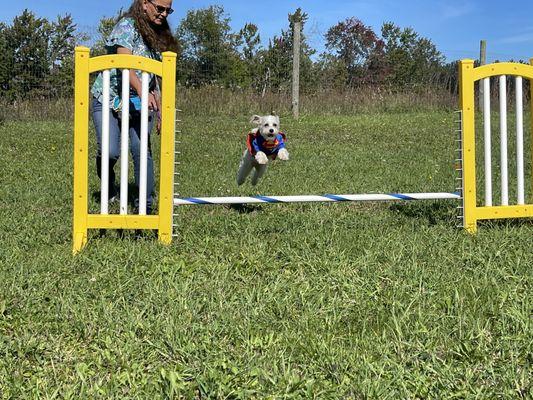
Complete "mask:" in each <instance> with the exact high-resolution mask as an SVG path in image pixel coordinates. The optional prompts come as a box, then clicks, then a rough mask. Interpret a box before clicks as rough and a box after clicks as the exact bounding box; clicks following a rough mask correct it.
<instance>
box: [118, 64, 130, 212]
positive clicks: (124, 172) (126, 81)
mask: <svg viewBox="0 0 533 400" xmlns="http://www.w3.org/2000/svg"><path fill="white" fill-rule="evenodd" d="M121 118H122V119H121V123H122V126H121V136H120V214H121V215H127V214H128V178H129V177H128V165H129V162H128V161H129V160H128V155H129V137H130V70H129V69H124V70H123V71H122V116H121Z"/></svg>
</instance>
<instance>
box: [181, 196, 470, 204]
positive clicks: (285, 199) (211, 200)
mask: <svg viewBox="0 0 533 400" xmlns="http://www.w3.org/2000/svg"><path fill="white" fill-rule="evenodd" d="M460 198H461V195H460V194H459V193H390V194H343V195H333V194H325V195H322V196H316V195H304V196H252V197H189V198H183V199H180V198H175V199H174V205H175V206H190V205H217V204H253V203H269V204H275V203H319V202H330V203H336V202H347V201H391V200H392V201H394V200H404V201H412V200H443V199H455V200H458V199H460Z"/></svg>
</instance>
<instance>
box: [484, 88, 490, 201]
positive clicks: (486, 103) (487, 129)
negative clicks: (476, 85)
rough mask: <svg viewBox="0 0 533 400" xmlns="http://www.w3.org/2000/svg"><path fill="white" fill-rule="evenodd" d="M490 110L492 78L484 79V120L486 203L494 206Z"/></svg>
mask: <svg viewBox="0 0 533 400" xmlns="http://www.w3.org/2000/svg"><path fill="white" fill-rule="evenodd" d="M490 118H491V110H490V78H485V79H483V122H484V144H485V145H484V150H485V204H486V205H487V206H492V132H491V119H490Z"/></svg>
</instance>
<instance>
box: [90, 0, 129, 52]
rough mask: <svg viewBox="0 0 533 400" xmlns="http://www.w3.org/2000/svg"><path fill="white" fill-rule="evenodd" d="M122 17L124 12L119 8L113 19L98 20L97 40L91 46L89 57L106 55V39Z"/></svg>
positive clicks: (103, 18)
mask: <svg viewBox="0 0 533 400" xmlns="http://www.w3.org/2000/svg"><path fill="white" fill-rule="evenodd" d="M123 15H124V11H123V10H122V8H121V9H120V10H119V11H118V13H117V15H115V16H114V17H102V18H101V19H100V21H99V22H98V39H97V40H96V42H95V43H94V45H93V46H92V49H91V55H93V56H100V55H104V54H106V53H107V50H106V46H105V44H106V42H107V38H108V37H109V35H111V32H112V31H113V28H114V27H115V25H116V23H117V22H118V20H119V19H120V18H122V16H123Z"/></svg>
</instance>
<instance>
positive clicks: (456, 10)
mask: <svg viewBox="0 0 533 400" xmlns="http://www.w3.org/2000/svg"><path fill="white" fill-rule="evenodd" d="M474 10H475V7H474V5H473V4H472V3H468V2H467V3H462V4H455V5H454V4H449V3H445V4H443V5H442V12H441V15H442V18H444V19H453V18H460V17H464V16H465V15H469V14H471V13H472V12H474Z"/></svg>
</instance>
